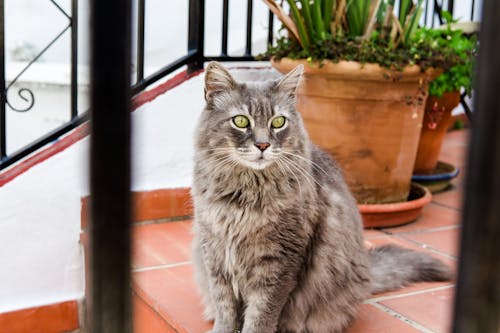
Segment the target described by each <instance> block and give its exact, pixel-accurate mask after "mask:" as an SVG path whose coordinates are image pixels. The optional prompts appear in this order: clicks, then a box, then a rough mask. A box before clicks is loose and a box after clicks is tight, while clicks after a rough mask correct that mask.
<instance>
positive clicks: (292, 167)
mask: <svg viewBox="0 0 500 333" xmlns="http://www.w3.org/2000/svg"><path fill="white" fill-rule="evenodd" d="M281 158H282V159H283V163H284V165H285V166H287V169H288V170H290V173H291V174H292V175H293V176H294V178H295V180H296V181H297V183H298V184H299V187H300V180H299V179H298V178H297V175H296V173H299V174H300V175H302V176H303V177H304V179H305V180H306V181H307V183H308V184H309V185H310V186H311V187H312V188H314V184H313V183H312V182H311V180H310V179H309V178H310V177H309V176H308V175H307V174H304V172H303V171H302V170H300V169H299V168H298V167H297V166H296V165H295V164H294V163H292V161H291V160H290V159H288V158H287V157H285V156H281ZM294 170H295V171H294ZM300 191H302V188H301V189H300Z"/></svg>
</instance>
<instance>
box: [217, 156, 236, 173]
mask: <svg viewBox="0 0 500 333" xmlns="http://www.w3.org/2000/svg"><path fill="white" fill-rule="evenodd" d="M233 162H234V163H237V162H236V161H235V160H234V159H233V158H232V156H225V157H224V158H222V159H220V160H218V161H217V162H216V163H217V164H216V165H215V166H214V167H213V169H214V170H219V169H220V170H224V169H225V168H226V166H227V165H229V164H232V163H233Z"/></svg>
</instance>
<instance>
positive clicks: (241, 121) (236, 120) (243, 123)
mask: <svg viewBox="0 0 500 333" xmlns="http://www.w3.org/2000/svg"><path fill="white" fill-rule="evenodd" d="M233 124H235V125H236V127H238V128H247V127H248V125H249V124H250V121H249V120H248V118H247V117H245V116H242V115H239V116H234V117H233Z"/></svg>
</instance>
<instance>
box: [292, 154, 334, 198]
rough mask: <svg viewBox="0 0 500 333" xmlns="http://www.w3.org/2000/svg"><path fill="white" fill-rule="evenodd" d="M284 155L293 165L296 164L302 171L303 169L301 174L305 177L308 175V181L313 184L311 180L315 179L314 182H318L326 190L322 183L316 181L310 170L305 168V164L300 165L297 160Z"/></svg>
mask: <svg viewBox="0 0 500 333" xmlns="http://www.w3.org/2000/svg"><path fill="white" fill-rule="evenodd" d="M283 157H284V158H285V159H287V160H288V161H289V162H290V164H291V165H294V166H295V167H296V168H298V170H300V171H301V174H302V175H303V176H304V177H306V179H308V181H309V183H310V184H311V185H313V184H312V183H311V180H312V181H313V182H314V183H316V184H317V185H318V186H319V187H321V188H322V189H323V190H325V187H324V186H323V185H322V184H320V183H319V182H318V181H316V179H314V177H313V176H312V175H311V174H310V172H309V171H308V170H307V169H305V168H304V167H303V166H301V165H300V164H299V163H298V162H297V161H294V160H292V159H291V158H288V157H286V156H283ZM312 187H313V188H314V186H312Z"/></svg>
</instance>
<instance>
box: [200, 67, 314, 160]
mask: <svg viewBox="0 0 500 333" xmlns="http://www.w3.org/2000/svg"><path fill="white" fill-rule="evenodd" d="M302 71H303V68H302V66H300V67H297V68H296V69H295V70H293V71H292V72H290V73H289V74H288V75H286V76H284V77H283V78H282V79H281V80H278V81H274V82H265V83H258V84H257V83H253V84H250V83H248V84H241V83H237V82H236V81H235V80H234V79H233V78H232V76H231V75H230V74H229V72H228V71H227V70H226V69H225V68H224V67H223V66H222V65H220V64H218V63H213V62H212V63H210V64H209V65H208V67H207V71H206V75H205V97H206V100H207V106H206V109H205V111H204V114H203V115H202V119H201V123H200V129H199V130H200V131H203V134H201V136H202V137H201V140H198V144H199V145H200V146H201V148H202V149H204V150H205V151H208V152H209V154H210V155H211V156H212V157H213V158H214V159H215V161H219V163H218V164H219V165H226V166H228V165H229V166H230V165H236V164H239V165H242V166H245V167H248V168H251V169H255V170H262V169H265V168H267V167H269V166H270V165H273V164H278V165H280V164H287V163H286V161H287V159H289V158H290V156H292V155H291V154H297V153H300V151H301V150H302V149H303V142H304V136H305V132H304V130H303V125H302V120H301V118H300V115H299V114H298V112H297V111H296V110H295V90H296V87H297V85H298V83H299V80H300V78H301V75H302ZM280 161H281V162H282V163H280Z"/></svg>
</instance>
